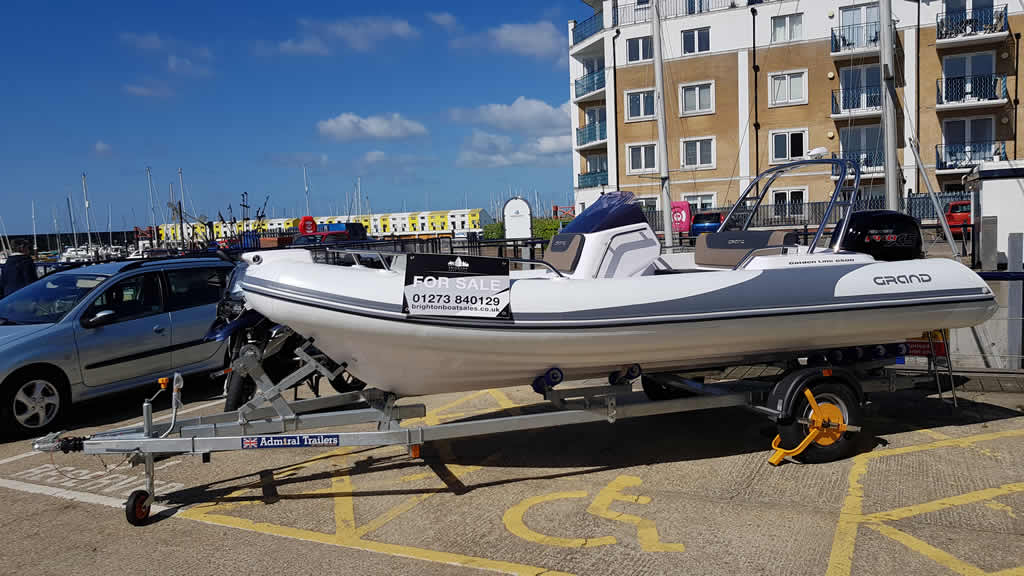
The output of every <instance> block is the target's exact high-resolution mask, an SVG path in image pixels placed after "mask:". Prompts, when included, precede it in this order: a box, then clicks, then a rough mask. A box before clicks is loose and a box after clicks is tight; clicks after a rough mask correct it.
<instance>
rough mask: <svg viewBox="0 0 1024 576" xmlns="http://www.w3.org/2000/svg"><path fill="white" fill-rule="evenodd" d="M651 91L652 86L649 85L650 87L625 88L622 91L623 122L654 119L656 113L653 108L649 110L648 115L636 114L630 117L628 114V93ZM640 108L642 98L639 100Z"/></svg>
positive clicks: (641, 106)
mask: <svg viewBox="0 0 1024 576" xmlns="http://www.w3.org/2000/svg"><path fill="white" fill-rule="evenodd" d="M653 91H654V88H653V87H651V88H637V89H635V90H626V91H625V92H623V93H622V108H623V115H624V116H625V118H626V119H625V122H649V121H651V120H654V119H655V118H656V117H657V115H656V114H655V113H654V110H651V113H650V115H645V116H636V117H631V116H630V115H629V95H630V94H636V93H638V92H653ZM640 108H641V109H642V108H643V100H642V99H641V101H640Z"/></svg>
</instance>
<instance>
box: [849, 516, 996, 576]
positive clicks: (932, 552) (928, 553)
mask: <svg viewBox="0 0 1024 576" xmlns="http://www.w3.org/2000/svg"><path fill="white" fill-rule="evenodd" d="M867 525H868V527H870V528H871V529H872V530H875V531H877V532H879V533H881V534H884V535H885V536H888V537H889V538H892V539H893V540H895V541H897V542H899V543H900V544H903V545H904V546H906V547H907V548H910V549H911V550H913V551H914V552H917V553H918V554H921V555H922V556H924V557H926V558H928V559H930V560H932V561H933V562H935V563H936V564H939V565H940V566H943V567H945V568H948V569H950V570H952V571H953V572H956V573H957V574H961V575H962V576H988V573H987V572H985V571H984V570H982V569H981V568H978V567H977V566H975V565H973V564H968V563H967V562H964V561H963V560H961V559H959V558H957V557H956V556H953V555H952V554H950V553H949V552H946V551H945V550H940V549H938V548H936V547H935V546H932V545H931V544H929V543H927V542H925V541H923V540H919V539H917V538H915V537H913V536H911V535H910V534H907V533H906V532H903V531H902V530H897V529H895V528H893V527H892V526H889V525H886V524H876V523H874V522H869V523H868V524H867Z"/></svg>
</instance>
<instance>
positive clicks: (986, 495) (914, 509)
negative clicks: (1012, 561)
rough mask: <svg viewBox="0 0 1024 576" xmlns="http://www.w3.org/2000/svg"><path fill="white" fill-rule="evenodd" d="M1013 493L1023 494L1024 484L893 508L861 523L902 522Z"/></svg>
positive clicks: (1003, 486) (868, 516)
mask: <svg viewBox="0 0 1024 576" xmlns="http://www.w3.org/2000/svg"><path fill="white" fill-rule="evenodd" d="M1014 492H1024V482H1016V483H1013V484H1004V485H1002V486H1000V487H998V488H986V489H984V490H977V491H975V492H968V493H967V494H959V495H957V496H950V497H949V498H941V499H939V500H932V501H931V502H925V503H923V504H914V505H912V506H904V507H902V508H895V509H893V510H886V511H884V512H875V513H874V514H868V515H867V516H865V517H864V519H863V521H876V522H881V521H893V520H902V519H904V518H910V517H911V516H917V515H919V514H927V513H928V512H938V511H939V510H945V509H946V508H953V507H955V506H964V505H966V504H974V503H975V502H984V501H986V500H991V499H993V498H997V497H999V496H1005V495H1007V494H1013V493H1014Z"/></svg>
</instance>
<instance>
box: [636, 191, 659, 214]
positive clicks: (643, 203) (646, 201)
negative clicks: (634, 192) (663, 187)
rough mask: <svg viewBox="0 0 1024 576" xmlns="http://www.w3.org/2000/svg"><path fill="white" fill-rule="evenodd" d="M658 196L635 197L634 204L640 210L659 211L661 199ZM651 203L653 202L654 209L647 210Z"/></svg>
mask: <svg viewBox="0 0 1024 576" xmlns="http://www.w3.org/2000/svg"><path fill="white" fill-rule="evenodd" d="M659 196H660V194H659V195H658V196H637V197H636V203H637V205H639V206H640V207H641V210H659V209H660V208H659V206H660V205H661V198H660V197H659ZM651 201H653V202H654V208H648V206H649V205H650V203H651Z"/></svg>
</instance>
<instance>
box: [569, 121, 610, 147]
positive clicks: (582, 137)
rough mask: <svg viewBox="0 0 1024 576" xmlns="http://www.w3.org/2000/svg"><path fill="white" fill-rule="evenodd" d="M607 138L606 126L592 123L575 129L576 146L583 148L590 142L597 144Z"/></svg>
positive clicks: (601, 123) (604, 123)
mask: <svg viewBox="0 0 1024 576" xmlns="http://www.w3.org/2000/svg"><path fill="white" fill-rule="evenodd" d="M607 138H608V124H607V123H606V122H593V123H591V124H587V125H586V126H583V127H582V128H577V129H576V145H577V146H584V145H586V144H590V143H591V142H599V141H601V140H605V139H607Z"/></svg>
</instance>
